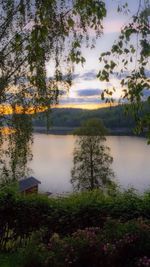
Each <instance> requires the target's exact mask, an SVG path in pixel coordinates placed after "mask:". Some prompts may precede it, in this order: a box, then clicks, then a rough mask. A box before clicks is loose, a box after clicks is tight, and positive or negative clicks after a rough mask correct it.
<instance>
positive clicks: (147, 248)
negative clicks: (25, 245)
mask: <svg viewBox="0 0 150 267" xmlns="http://www.w3.org/2000/svg"><path fill="white" fill-rule="evenodd" d="M41 240H43V234H42V235H41ZM31 244H33V243H31ZM37 247H38V248H39V247H40V248H42V249H40V253H39V254H38V257H34V258H33V255H35V254H34V250H33V255H32V256H31V253H30V252H31V251H30V250H28V249H27V250H26V253H25V255H26V259H29V258H31V259H32V265H23V267H30V266H37V267H64V266H65V267H69V266H72V267H101V266H105V267H129V266H132V267H138V266H141V267H142V266H150V264H149V263H150V261H149V257H150V223H149V222H148V221H143V220H136V221H130V222H126V223H121V222H119V221H116V220H110V219H109V220H108V222H106V223H105V226H104V228H101V227H90V228H86V229H82V230H80V229H79V230H77V231H76V232H74V233H72V234H71V235H68V236H65V237H61V236H59V235H58V234H57V233H54V234H53V235H52V236H51V237H50V239H49V241H48V242H47V243H44V242H43V241H42V243H40V245H38V246H37V245H36V248H37ZM43 248H44V249H43ZM36 251H39V250H37V249H36ZM42 251H43V252H42ZM45 251H46V252H45ZM39 255H42V257H41V256H40V259H43V260H42V261H40V262H42V265H38V263H37V259H39ZM43 256H44V257H43ZM33 259H34V260H33ZM25 262H26V261H25ZM144 264H145V265H144ZM147 264H149V265H147Z"/></svg>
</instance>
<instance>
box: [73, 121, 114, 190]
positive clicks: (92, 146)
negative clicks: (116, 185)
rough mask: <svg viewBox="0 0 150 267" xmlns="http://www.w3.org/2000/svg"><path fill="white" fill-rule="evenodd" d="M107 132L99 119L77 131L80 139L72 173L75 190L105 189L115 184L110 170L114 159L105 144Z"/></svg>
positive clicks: (89, 122) (77, 142)
mask: <svg viewBox="0 0 150 267" xmlns="http://www.w3.org/2000/svg"><path fill="white" fill-rule="evenodd" d="M105 132H106V131H105V128H104V126H103V124H102V123H101V122H100V121H99V120H97V119H93V120H88V121H86V122H85V123H84V124H83V125H82V126H81V128H79V129H77V130H76V131H75V134H76V135H77V136H78V137H77V141H76V147H75V149H74V166H73V169H72V172H71V174H72V178H71V183H72V184H73V187H74V189H75V190H81V191H84V190H93V189H96V188H102V189H105V188H107V186H109V185H110V186H111V185H112V184H113V182H112V181H111V178H112V177H113V176H114V174H113V171H112V170H111V168H110V164H111V163H112V161H113V158H112V157H111V156H110V155H109V148H108V147H106V146H104V144H103V142H104V141H105V140H106V139H105V136H104V134H105Z"/></svg>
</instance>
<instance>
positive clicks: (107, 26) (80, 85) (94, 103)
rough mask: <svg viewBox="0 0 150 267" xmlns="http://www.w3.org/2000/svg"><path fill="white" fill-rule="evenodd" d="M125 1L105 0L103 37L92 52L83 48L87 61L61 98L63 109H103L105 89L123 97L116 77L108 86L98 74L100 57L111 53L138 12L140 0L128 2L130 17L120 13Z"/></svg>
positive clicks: (78, 69)
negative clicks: (125, 25)
mask: <svg viewBox="0 0 150 267" xmlns="http://www.w3.org/2000/svg"><path fill="white" fill-rule="evenodd" d="M124 2H126V1H125V0H121V1H118V0H106V7H107V17H106V18H105V20H104V34H103V36H102V37H101V38H99V40H97V43H96V47H95V49H93V50H89V49H86V48H85V47H84V48H83V55H84V57H85V58H86V63H85V65H84V67H82V66H80V65H77V66H75V73H74V79H73V85H72V87H71V89H70V91H69V92H68V93H66V94H65V95H63V96H62V97H61V99H60V106H61V107H62V106H63V107H81V108H82V107H83V108H90V109H91V108H97V107H100V106H101V98H100V93H101V91H102V90H103V89H104V88H106V86H114V87H115V88H116V89H117V90H116V92H115V94H114V98H116V99H118V98H119V96H120V94H121V93H120V87H119V81H118V80H117V78H116V77H114V78H113V79H112V80H111V81H110V83H109V84H107V85H106V83H105V82H103V83H102V82H100V81H98V79H97V78H96V75H97V73H98V71H99V70H100V68H101V65H100V63H99V57H100V54H101V53H102V52H105V51H107V50H109V49H110V48H111V46H112V44H113V42H114V41H115V40H116V39H117V37H118V35H119V32H120V29H121V27H122V26H123V25H124V24H126V23H127V22H129V20H130V18H131V16H132V14H133V13H136V11H137V9H138V2H139V1H138V0H133V1H129V0H128V5H129V9H130V10H131V12H130V13H129V14H128V15H127V14H126V15H124V14H121V13H118V12H117V11H116V10H117V6H118V3H124ZM47 70H48V75H51V70H50V66H49V65H48V66H47Z"/></svg>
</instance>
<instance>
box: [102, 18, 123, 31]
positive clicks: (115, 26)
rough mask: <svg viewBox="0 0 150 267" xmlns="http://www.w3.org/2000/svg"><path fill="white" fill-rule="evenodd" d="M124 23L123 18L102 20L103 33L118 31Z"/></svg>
mask: <svg viewBox="0 0 150 267" xmlns="http://www.w3.org/2000/svg"><path fill="white" fill-rule="evenodd" d="M123 24H124V21H123V20H121V19H120V20H111V21H110V20H109V19H108V20H106V21H105V22H104V34H105V33H116V32H120V31H121V28H122V26H123Z"/></svg>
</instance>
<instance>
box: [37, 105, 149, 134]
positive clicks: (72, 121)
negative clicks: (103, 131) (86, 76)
mask: <svg viewBox="0 0 150 267" xmlns="http://www.w3.org/2000/svg"><path fill="white" fill-rule="evenodd" d="M128 107H129V106H128ZM148 109H149V106H148V104H147V103H145V104H144V108H143V110H142V111H140V112H139V116H140V117H142V116H143V115H144V114H145V113H146V112H148ZM90 118H98V119H101V120H102V121H103V123H104V125H105V127H106V128H108V129H110V130H115V129H118V130H119V129H120V130H121V129H129V130H132V129H133V128H134V127H135V119H134V118H133V117H132V115H131V114H130V115H129V114H128V112H127V109H126V107H125V106H116V107H111V108H101V109H97V110H84V109H75V108H68V109H67V108H64V109H63V108H55V109H52V112H51V116H50V125H51V126H52V127H69V128H74V127H79V126H80V125H81V124H82V123H83V122H84V121H85V120H87V119H90ZM33 125H34V126H36V127H45V126H46V117H45V114H44V113H40V114H37V115H36V117H35V118H34V120H33Z"/></svg>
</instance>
